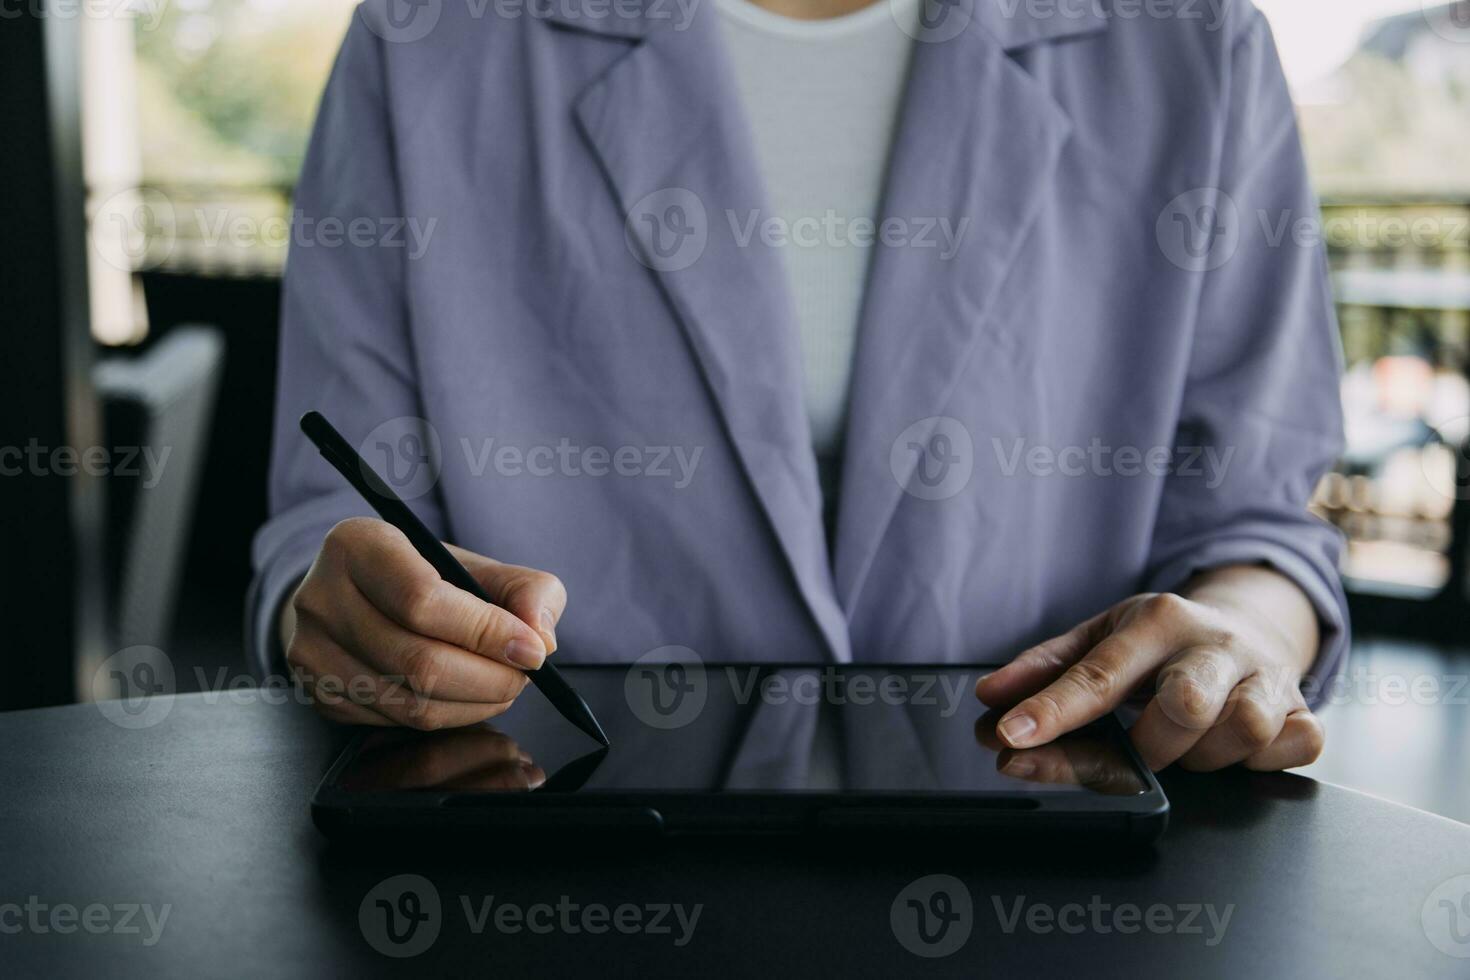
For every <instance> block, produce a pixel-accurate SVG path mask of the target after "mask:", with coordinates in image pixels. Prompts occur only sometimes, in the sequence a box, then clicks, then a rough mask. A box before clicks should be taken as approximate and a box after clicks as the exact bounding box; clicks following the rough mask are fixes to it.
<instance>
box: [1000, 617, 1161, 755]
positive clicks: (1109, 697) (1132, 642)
mask: <svg viewBox="0 0 1470 980" xmlns="http://www.w3.org/2000/svg"><path fill="white" fill-rule="evenodd" d="M1172 640H1173V637H1172V630H1171V629H1170V628H1168V627H1167V626H1166V625H1164V624H1162V623H1160V622H1157V621H1156V620H1153V619H1140V620H1137V621H1135V622H1133V623H1130V624H1129V625H1128V626H1125V627H1124V628H1123V629H1121V630H1119V631H1118V632H1116V633H1113V634H1112V635H1110V636H1108V637H1107V638H1106V639H1104V640H1103V641H1102V642H1101V643H1099V644H1098V645H1097V646H1095V647H1093V648H1092V651H1091V652H1090V653H1088V654H1087V655H1086V656H1084V657H1083V658H1082V659H1081V660H1078V661H1077V662H1076V663H1075V664H1073V665H1072V666H1070V667H1068V668H1067V669H1066V671H1064V672H1063V673H1062V675H1061V676H1060V677H1058V678H1057V679H1056V680H1054V681H1052V682H1051V683H1050V684H1048V685H1047V686H1046V687H1045V688H1043V689H1042V690H1041V691H1039V692H1037V693H1036V694H1033V695H1031V696H1030V697H1029V698H1027V699H1026V700H1024V701H1022V702H1021V703H1020V704H1019V705H1017V706H1016V707H1015V708H1013V709H1011V711H1009V712H1008V713H1007V714H1006V716H1005V717H1004V718H1002V719H1001V722H1000V725H999V727H998V728H997V731H999V733H1000V737H1001V738H1002V739H1004V740H1005V743H1006V744H1007V745H1009V746H1011V747H1012V748H1017V749H1020V748H1029V747H1030V746H1033V745H1041V744H1043V743H1045V742H1050V741H1051V740H1052V739H1054V738H1056V737H1057V736H1058V735H1061V734H1063V733H1065V732H1070V731H1072V730H1073V729H1075V728H1079V727H1081V726H1082V725H1085V724H1087V723H1088V722H1090V721H1095V720H1097V719H1098V718H1101V717H1102V716H1103V715H1105V714H1107V713H1108V712H1109V711H1112V710H1113V709H1114V708H1116V707H1117V706H1118V705H1119V704H1121V703H1122V702H1123V699H1124V698H1126V697H1127V696H1128V693H1129V692H1130V691H1132V690H1133V688H1134V687H1135V686H1136V685H1137V684H1138V683H1139V682H1141V681H1142V680H1143V679H1144V678H1146V677H1147V676H1148V675H1149V674H1151V673H1153V671H1154V670H1156V669H1157V668H1158V666H1159V664H1160V663H1162V662H1163V661H1164V660H1165V659H1166V658H1167V657H1168V656H1169V655H1170V654H1171V653H1172Z"/></svg>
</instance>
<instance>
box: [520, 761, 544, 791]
mask: <svg viewBox="0 0 1470 980" xmlns="http://www.w3.org/2000/svg"><path fill="white" fill-rule="evenodd" d="M521 772H522V773H524V774H525V776H526V788H527V789H539V788H541V787H542V786H543V785H545V783H546V773H545V771H543V770H542V769H541V767H540V766H536V765H529V766H521Z"/></svg>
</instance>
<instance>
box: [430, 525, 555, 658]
mask: <svg viewBox="0 0 1470 980" xmlns="http://www.w3.org/2000/svg"><path fill="white" fill-rule="evenodd" d="M448 548H449V550H450V552H451V553H452V554H453V555H454V557H455V558H457V559H459V561H460V563H461V564H462V565H464V567H465V568H466V569H467V570H468V571H469V573H470V574H471V575H473V576H474V577H475V581H477V582H479V583H480V588H482V589H484V590H485V594H486V595H488V596H490V598H492V599H494V600H495V604H496V605H498V606H502V607H504V608H505V609H508V610H510V612H511V613H513V614H514V615H515V616H516V617H517V618H518V619H520V621H521V622H523V623H525V624H526V625H528V626H530V627H531V628H532V629H534V630H536V632H537V633H538V634H540V636H541V641H542V642H543V643H545V644H546V652H547V653H553V652H555V650H556V624H557V623H558V622H560V621H561V615H562V613H563V612H565V611H566V608H567V590H566V587H565V586H564V585H562V584H561V579H559V578H557V577H556V576H555V575H553V574H551V573H550V572H543V571H539V570H538V569H535V568H525V567H523V566H521V565H507V564H506V563H504V562H499V561H496V560H495V559H493V558H486V557H485V556H484V555H480V554H476V553H475V552H473V551H466V550H465V549H463V548H457V547H455V546H454V545H452V544H451V545H449V546H448Z"/></svg>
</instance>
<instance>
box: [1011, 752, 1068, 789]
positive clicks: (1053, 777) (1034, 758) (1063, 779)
mask: <svg viewBox="0 0 1470 980" xmlns="http://www.w3.org/2000/svg"><path fill="white" fill-rule="evenodd" d="M995 761H996V764H997V765H998V766H999V767H1000V771H1001V772H1002V773H1004V774H1005V775H1007V776H1011V777H1013V778H1015V779H1024V780H1026V781H1027V782H1032V783H1060V784H1063V785H1076V784H1077V773H1076V771H1075V770H1074V769H1073V768H1072V760H1071V758H1070V757H1069V756H1068V755H1067V753H1066V752H1065V751H1063V750H1062V748H1061V746H1058V745H1040V746H1037V747H1036V748H1034V749H1006V750H1004V751H1003V752H1002V753H1001V754H1000V755H999V756H998V757H997V758H996V760H995Z"/></svg>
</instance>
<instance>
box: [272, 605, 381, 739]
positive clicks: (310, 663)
mask: <svg viewBox="0 0 1470 980" xmlns="http://www.w3.org/2000/svg"><path fill="white" fill-rule="evenodd" d="M303 625H306V626H309V625H310V624H303ZM286 660H287V662H288V663H289V665H290V668H291V679H292V681H293V682H294V683H295V684H296V685H297V686H299V687H300V688H301V690H302V691H303V692H304V693H305V694H306V696H307V697H308V698H309V699H310V700H311V702H312V704H313V705H315V706H316V708H317V709H318V710H319V711H320V712H321V713H322V714H324V715H327V716H328V717H330V718H331V719H332V720H334V721H338V720H342V721H345V720H346V719H347V718H349V717H351V718H361V717H362V712H363V711H366V712H368V713H370V714H374V715H377V716H378V718H379V719H381V721H380V722H379V723H381V724H394V722H392V721H391V720H390V719H389V718H388V716H387V715H384V714H383V713H382V712H381V711H378V710H377V709H376V708H375V707H373V702H375V701H376V700H377V698H378V697H379V696H381V694H382V693H383V691H384V690H385V687H384V685H383V684H382V683H381V681H380V680H379V679H378V678H377V675H376V672H375V671H373V670H372V669H371V668H369V667H368V666H367V665H365V664H363V663H362V662H361V661H359V660H358V659H357V658H356V657H353V656H352V655H351V654H349V653H348V652H347V651H346V650H344V649H342V648H341V647H340V646H338V645H337V644H336V643H335V642H334V641H333V640H331V639H330V638H329V637H327V636H324V635H321V634H318V633H309V632H308V630H307V629H298V630H297V631H296V637H295V638H293V640H292V643H291V648H290V649H289V650H288V651H287V653H286ZM346 723H348V724H369V723H370V722H367V721H365V720H364V721H351V722H346Z"/></svg>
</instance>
